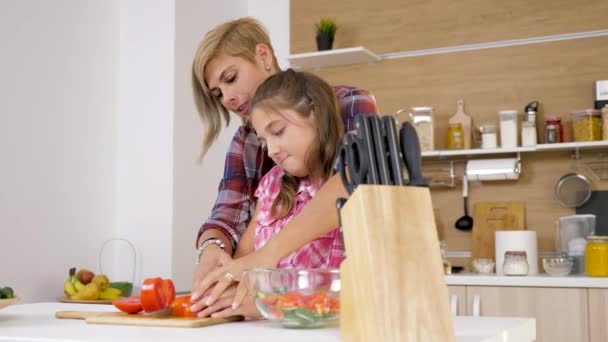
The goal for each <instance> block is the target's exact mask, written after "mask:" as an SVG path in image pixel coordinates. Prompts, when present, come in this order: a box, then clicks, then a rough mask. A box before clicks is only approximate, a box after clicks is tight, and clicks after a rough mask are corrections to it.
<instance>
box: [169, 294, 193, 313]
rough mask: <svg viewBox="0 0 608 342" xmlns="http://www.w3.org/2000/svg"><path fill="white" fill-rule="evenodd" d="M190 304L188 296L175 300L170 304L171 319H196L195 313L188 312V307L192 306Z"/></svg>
mask: <svg viewBox="0 0 608 342" xmlns="http://www.w3.org/2000/svg"><path fill="white" fill-rule="evenodd" d="M192 304H193V303H192V302H191V301H190V296H181V297H177V298H175V300H174V301H173V303H171V312H172V314H173V317H196V312H192V311H190V306H192Z"/></svg>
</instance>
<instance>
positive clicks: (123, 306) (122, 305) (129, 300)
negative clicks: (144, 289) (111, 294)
mask: <svg viewBox="0 0 608 342" xmlns="http://www.w3.org/2000/svg"><path fill="white" fill-rule="evenodd" d="M112 304H114V306H115V307H116V308H118V310H120V311H122V312H126V313H130V314H135V313H138V312H140V311H141V310H143V309H142V307H141V300H140V298H139V296H131V297H124V298H119V299H114V300H113V301H112Z"/></svg>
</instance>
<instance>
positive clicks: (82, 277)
mask: <svg viewBox="0 0 608 342" xmlns="http://www.w3.org/2000/svg"><path fill="white" fill-rule="evenodd" d="M63 292H64V293H65V295H66V296H68V298H70V299H73V300H98V299H101V300H113V299H117V298H119V297H120V295H121V294H122V291H121V290H119V289H115V288H111V287H110V280H109V279H108V277H107V276H105V275H104V274H98V275H95V274H94V273H93V272H91V271H90V270H87V269H85V268H83V269H81V270H80V271H78V274H76V268H75V267H72V268H70V272H69V275H68V277H67V279H66V280H65V281H64V282H63Z"/></svg>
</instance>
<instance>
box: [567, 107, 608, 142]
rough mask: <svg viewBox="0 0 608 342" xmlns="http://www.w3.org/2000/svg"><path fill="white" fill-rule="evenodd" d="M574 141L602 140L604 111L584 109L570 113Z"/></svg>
mask: <svg viewBox="0 0 608 342" xmlns="http://www.w3.org/2000/svg"><path fill="white" fill-rule="evenodd" d="M570 115H571V116H572V131H573V132H574V141H595V140H602V113H601V112H600V111H599V110H597V109H584V110H579V111H576V112H572V113H570Z"/></svg>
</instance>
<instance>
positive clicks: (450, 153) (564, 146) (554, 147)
mask: <svg viewBox="0 0 608 342" xmlns="http://www.w3.org/2000/svg"><path fill="white" fill-rule="evenodd" d="M603 147H606V148H608V141H607V140H602V141H585V142H567V143H559V144H538V145H536V146H525V147H513V148H487V149H485V148H484V149H481V148H476V149H471V150H437V151H426V152H422V157H423V158H443V157H455V156H473V155H490V154H512V153H518V154H519V153H522V152H545V151H547V152H548V151H574V152H575V153H576V154H577V155H578V152H579V150H581V149H597V148H603ZM607 152H608V151H607Z"/></svg>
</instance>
